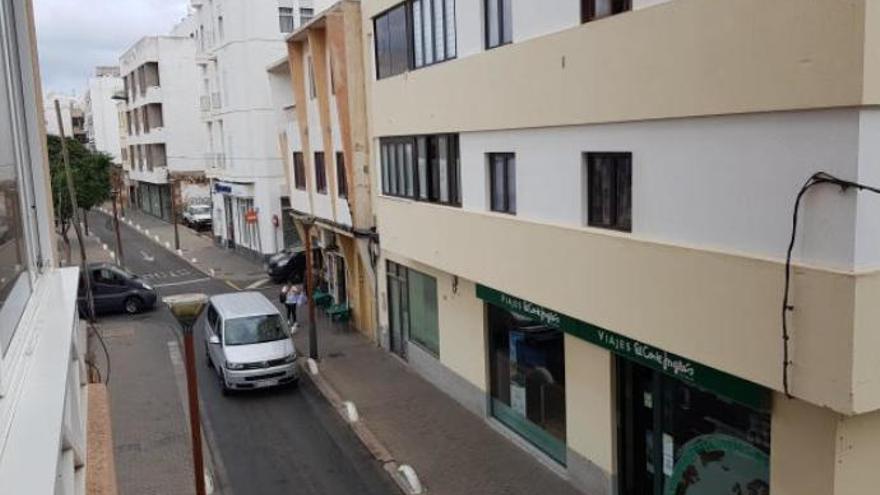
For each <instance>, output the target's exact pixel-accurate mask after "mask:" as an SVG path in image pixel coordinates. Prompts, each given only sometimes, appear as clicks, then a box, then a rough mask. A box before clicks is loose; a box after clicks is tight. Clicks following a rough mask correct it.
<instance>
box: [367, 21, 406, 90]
mask: <svg viewBox="0 0 880 495" xmlns="http://www.w3.org/2000/svg"><path fill="white" fill-rule="evenodd" d="M406 18H407V8H406V4H401V5H399V6H398V7H395V8H393V9H391V10H389V11H388V12H386V13H384V14H382V15H380V16H378V17H376V19H375V20H374V25H373V30H374V32H375V38H376V73H377V77H378V78H379V79H382V78H385V77H390V76H394V75H397V74H401V73H403V72H405V71H406V70H407V69H408V68H409V56H410V55H409V45H410V42H409V41H408V36H407V31H408V26H407V19H406Z"/></svg>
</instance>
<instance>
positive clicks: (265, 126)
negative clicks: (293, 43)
mask: <svg viewBox="0 0 880 495" xmlns="http://www.w3.org/2000/svg"><path fill="white" fill-rule="evenodd" d="M309 5H310V4H309ZM192 6H193V8H194V10H193V14H192V20H193V33H194V40H195V43H196V47H197V55H196V63H197V69H196V70H197V76H196V80H197V81H198V83H197V86H196V87H197V91H198V92H199V96H200V108H201V126H202V131H201V134H202V135H203V136H205V146H204V147H203V149H202V152H203V156H204V160H205V163H206V166H207V170H208V177H209V178H210V180H211V197H212V203H213V207H214V221H213V225H214V237H215V240H216V241H217V243H219V244H221V245H223V246H226V247H229V248H232V249H236V250H237V251H239V252H241V253H243V254H246V255H249V256H253V257H255V258H262V257H264V256H266V255H269V254H272V253H275V252H277V251H279V250H281V249H283V248H284V247H285V246H284V242H285V239H284V233H283V229H282V228H281V222H280V218H281V216H282V207H283V204H282V199H283V198H284V197H286V196H288V192H287V188H286V182H285V176H284V166H283V162H282V159H281V157H280V156H279V154H278V141H277V132H275V115H274V109H273V107H272V102H271V92H270V89H269V84H268V79H267V77H266V67H268V66H269V65H270V64H271V63H272V62H274V61H276V60H278V59H279V58H280V57H281V56H282V55H284V53H285V48H284V35H285V33H288V32H291V31H293V30H294V29H295V28H296V26H298V25H299V23H300V22H301V19H302V16H304V15H305V16H310V15H311V14H312V13H313V12H312V11H310V10H305V11H304V10H303V9H308V7H306V4H301V2H298V1H294V0H288V1H282V2H279V1H277V0H202V1H194V2H192Z"/></svg>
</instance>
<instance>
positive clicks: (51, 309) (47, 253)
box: [0, 0, 95, 495]
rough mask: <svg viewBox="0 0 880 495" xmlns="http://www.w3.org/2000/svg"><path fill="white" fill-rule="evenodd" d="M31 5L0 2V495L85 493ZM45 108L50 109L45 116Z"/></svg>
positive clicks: (81, 408)
mask: <svg viewBox="0 0 880 495" xmlns="http://www.w3.org/2000/svg"><path fill="white" fill-rule="evenodd" d="M34 39H35V37H34V32H33V10H32V6H31V2H30V1H19V0H2V1H0V225H2V230H0V232H2V234H0V293H2V294H3V296H2V298H0V491H2V492H3V493H9V494H25V493H27V494H50V493H54V494H57V495H74V494H78V495H84V494H85V493H86V475H87V470H88V469H91V466H92V464H91V462H92V460H91V459H87V458H86V437H87V435H88V432H87V431H86V423H87V422H86V419H87V417H88V416H90V415H91V414H92V409H91V407H90V406H91V405H92V404H93V402H92V401H93V396H92V393H91V392H92V391H93V390H95V389H94V388H93V386H87V385H85V380H86V365H85V363H84V360H83V352H84V351H85V333H86V332H85V331H84V329H81V328H80V325H79V319H78V317H77V310H76V293H77V280H78V269H77V268H58V258H57V254H56V245H55V234H54V231H53V223H54V222H53V218H54V217H53V211H52V196H51V191H50V188H49V166H48V163H46V161H45V159H44V156H45V153H46V148H45V146H46V145H45V142H46V141H45V139H46V134H45V127H44V118H45V116H44V113H43V107H42V104H41V98H42V97H41V89H40V82H39V81H40V78H39V67H38V62H37V53H36V46H35V44H34ZM47 110H48V109H47Z"/></svg>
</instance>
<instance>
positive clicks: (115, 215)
mask: <svg viewBox="0 0 880 495" xmlns="http://www.w3.org/2000/svg"><path fill="white" fill-rule="evenodd" d="M119 195H120V191H119V189H116V190H114V191H113V193H112V194H111V196H112V198H113V230H115V231H116V258H117V259H118V260H119V266H125V258H124V256H123V255H122V235H121V234H120V233H119V211H118V210H117V209H116V200H117V198H119Z"/></svg>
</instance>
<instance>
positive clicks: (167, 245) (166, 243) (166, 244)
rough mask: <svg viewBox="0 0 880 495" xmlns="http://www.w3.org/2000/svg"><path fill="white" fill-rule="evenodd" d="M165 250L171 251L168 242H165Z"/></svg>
mask: <svg viewBox="0 0 880 495" xmlns="http://www.w3.org/2000/svg"><path fill="white" fill-rule="evenodd" d="M165 249H171V243H170V242H168V241H165Z"/></svg>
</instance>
